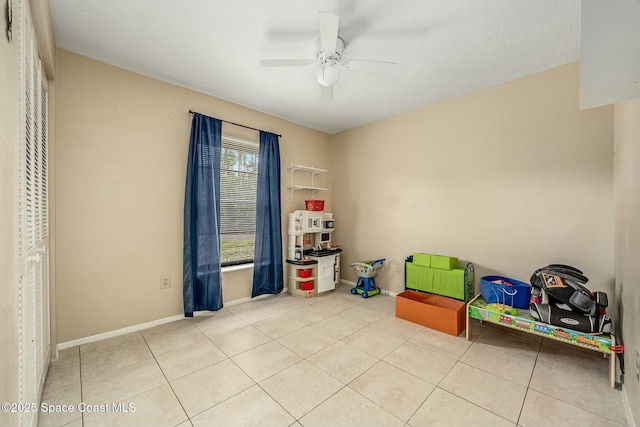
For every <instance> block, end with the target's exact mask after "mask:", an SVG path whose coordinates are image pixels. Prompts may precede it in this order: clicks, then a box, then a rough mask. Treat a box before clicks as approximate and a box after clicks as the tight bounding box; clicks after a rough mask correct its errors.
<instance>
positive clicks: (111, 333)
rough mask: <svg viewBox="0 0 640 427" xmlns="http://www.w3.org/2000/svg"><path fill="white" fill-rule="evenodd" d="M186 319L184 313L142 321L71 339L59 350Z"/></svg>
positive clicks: (59, 347) (61, 344) (63, 343)
mask: <svg viewBox="0 0 640 427" xmlns="http://www.w3.org/2000/svg"><path fill="white" fill-rule="evenodd" d="M180 319H184V314H176V315H175V316H170V317H165V318H164V319H158V320H153V321H151V322H146V323H140V324H137V325H133V326H127V327H126V328H122V329H116V330H114V331H109V332H103V333H101V334H97V335H91V336H88V337H84V338H79V339H77V340H71V341H67V342H61V343H58V351H60V350H66V349H67V348H72V347H76V346H79V345H82V344H89V343H92V342H96V341H100V340H104V339H107V338H113V337H117V336H119V335H124V334H128V333H131V332H137V331H141V330H143V329H147V328H151V327H153V326H158V325H162V324H165V323H169V322H174V321H176V320H180Z"/></svg>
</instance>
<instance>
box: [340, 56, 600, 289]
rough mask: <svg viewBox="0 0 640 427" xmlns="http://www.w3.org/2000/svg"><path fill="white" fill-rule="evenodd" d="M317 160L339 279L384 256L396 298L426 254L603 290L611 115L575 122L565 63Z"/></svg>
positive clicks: (354, 133) (416, 114) (484, 270)
mask: <svg viewBox="0 0 640 427" xmlns="http://www.w3.org/2000/svg"><path fill="white" fill-rule="evenodd" d="M331 157H332V159H333V169H334V170H335V173H333V174H331V178H332V180H333V189H334V192H333V204H334V206H335V209H334V212H335V217H336V220H337V221H336V224H337V225H338V227H337V229H336V233H335V235H336V242H337V243H339V244H341V245H342V246H343V247H344V249H345V252H344V257H343V263H342V267H343V274H342V277H343V278H346V279H349V280H355V275H354V273H353V271H352V269H350V268H349V264H350V263H351V262H355V261H360V260H365V259H371V258H381V257H385V258H387V264H386V267H385V268H384V269H383V270H382V271H381V272H380V273H379V275H380V277H379V278H378V279H377V282H379V285H380V286H381V287H382V288H384V289H389V290H391V291H394V292H400V291H402V290H403V286H404V285H403V280H404V276H403V266H402V264H403V262H404V259H405V257H406V256H408V255H410V254H412V253H413V252H429V253H436V254H441V255H451V256H457V257H458V258H460V259H463V260H468V261H472V262H473V263H474V265H475V267H476V276H477V278H479V277H481V276H483V275H487V274H492V273H496V274H500V275H505V276H508V277H512V278H516V279H520V280H522V281H524V282H528V281H529V277H530V276H531V273H532V272H533V271H534V270H535V269H536V268H539V267H542V266H544V265H546V264H548V263H566V264H571V265H575V266H576V267H579V268H581V269H582V270H583V271H584V272H585V274H586V275H587V276H588V277H589V278H590V279H591V280H590V282H589V286H590V287H591V288H592V289H594V290H595V289H601V290H604V291H609V292H611V291H613V287H612V283H613V267H612V266H613V258H612V257H613V250H612V248H613V227H612V223H613V207H612V203H613V188H612V185H613V184H612V180H613V109H612V107H610V106H609V107H602V108H597V109H592V110H586V111H579V110H578V64H576V63H574V64H570V65H566V66H562V67H559V68H556V69H553V70H550V71H546V72H543V73H539V74H536V75H533V76H529V77H526V78H522V79H519V80H516V81H513V82H510V83H506V84H503V85H500V86H497V87H493V88H490V89H486V90H483V91H480V92H477V93H473V94H470V95H466V96H462V97H459V98H456V99H452V100H450V101H447V102H443V103H440V104H437V105H433V106H429V107H425V108H422V109H418V110H416V111H412V112H409V113H405V114H402V115H399V116H396V117H393V118H389V119H386V120H382V121H379V122H376V123H373V124H370V125H367V126H363V127H360V128H357V129H353V130H350V131H346V132H343V133H341V134H338V135H335V136H334V137H333V138H332V141H331Z"/></svg>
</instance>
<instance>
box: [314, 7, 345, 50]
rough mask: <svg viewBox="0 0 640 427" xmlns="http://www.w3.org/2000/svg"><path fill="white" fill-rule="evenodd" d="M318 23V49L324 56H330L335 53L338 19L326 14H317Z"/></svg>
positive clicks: (336, 16)
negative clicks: (319, 48) (320, 49)
mask: <svg viewBox="0 0 640 427" xmlns="http://www.w3.org/2000/svg"><path fill="white" fill-rule="evenodd" d="M318 19H319V21H320V47H321V48H322V50H323V51H324V53H325V54H327V55H331V54H333V53H334V52H335V51H336V45H337V43H338V26H339V25H340V18H339V17H338V15H333V14H331V13H327V12H318Z"/></svg>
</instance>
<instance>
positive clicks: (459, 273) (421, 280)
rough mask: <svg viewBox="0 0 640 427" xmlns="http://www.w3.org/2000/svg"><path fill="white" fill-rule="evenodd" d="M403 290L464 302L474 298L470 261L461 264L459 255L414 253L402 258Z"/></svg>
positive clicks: (473, 276)
mask: <svg viewBox="0 0 640 427" xmlns="http://www.w3.org/2000/svg"><path fill="white" fill-rule="evenodd" d="M404 278H405V281H404V286H405V288H406V289H413V290H416V291H423V292H429V293H432V294H437V295H442V296H445V297H450V298H455V299H458V300H461V301H464V302H468V301H470V300H471V299H472V298H473V297H474V288H475V274H474V269H473V264H472V263H470V262H468V263H466V264H464V265H460V263H459V262H458V258H455V257H449V256H442V255H432V254H425V253H418V252H416V253H414V254H413V255H409V256H408V257H407V259H406V260H405V275H404Z"/></svg>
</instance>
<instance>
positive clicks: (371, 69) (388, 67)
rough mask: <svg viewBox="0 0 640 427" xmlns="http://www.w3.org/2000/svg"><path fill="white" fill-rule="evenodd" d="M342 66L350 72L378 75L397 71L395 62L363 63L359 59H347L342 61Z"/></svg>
mask: <svg viewBox="0 0 640 427" xmlns="http://www.w3.org/2000/svg"><path fill="white" fill-rule="evenodd" d="M342 65H343V66H344V68H346V69H347V70H351V71H365V72H367V73H380V74H393V73H395V72H396V70H397V69H398V64H396V63H395V62H382V61H365V60H361V59H347V60H344V61H342Z"/></svg>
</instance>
